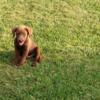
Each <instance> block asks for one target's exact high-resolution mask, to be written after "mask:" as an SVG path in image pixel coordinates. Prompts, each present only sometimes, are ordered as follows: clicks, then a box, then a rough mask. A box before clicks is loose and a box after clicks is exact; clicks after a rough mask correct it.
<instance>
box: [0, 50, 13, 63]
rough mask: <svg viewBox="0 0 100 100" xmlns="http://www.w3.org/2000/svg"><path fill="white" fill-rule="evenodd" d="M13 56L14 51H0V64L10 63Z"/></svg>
mask: <svg viewBox="0 0 100 100" xmlns="http://www.w3.org/2000/svg"><path fill="white" fill-rule="evenodd" d="M13 56H14V51H1V52H0V64H7V65H11V62H12V59H13Z"/></svg>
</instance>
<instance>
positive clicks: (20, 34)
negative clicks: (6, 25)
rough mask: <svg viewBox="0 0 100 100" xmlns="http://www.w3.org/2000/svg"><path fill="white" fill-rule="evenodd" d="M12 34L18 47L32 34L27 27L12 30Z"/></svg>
mask: <svg viewBox="0 0 100 100" xmlns="http://www.w3.org/2000/svg"><path fill="white" fill-rule="evenodd" d="M12 33H13V37H14V38H15V39H16V40H17V42H18V45H20V46H22V45H23V44H24V43H25V41H26V39H28V36H29V35H31V34H32V29H31V28H29V27H27V26H18V27H15V28H13V29H12Z"/></svg>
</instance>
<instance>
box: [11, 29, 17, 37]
mask: <svg viewBox="0 0 100 100" xmlns="http://www.w3.org/2000/svg"><path fill="white" fill-rule="evenodd" d="M17 29H18V27H14V28H13V29H12V34H13V37H15V33H16V31H17Z"/></svg>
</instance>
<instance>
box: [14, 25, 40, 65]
mask: <svg viewBox="0 0 100 100" xmlns="http://www.w3.org/2000/svg"><path fill="white" fill-rule="evenodd" d="M12 33H13V37H14V46H15V60H14V64H15V65H17V66H20V65H22V64H24V63H25V61H26V58H30V57H31V58H32V61H33V63H32V65H34V64H36V63H37V62H40V61H41V55H40V50H39V48H38V46H37V44H36V43H34V42H33V41H32V40H31V39H30V37H29V36H30V35H32V29H31V28H29V27H27V26H18V27H15V28H13V29H12Z"/></svg>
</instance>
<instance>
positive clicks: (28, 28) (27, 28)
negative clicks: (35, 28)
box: [25, 27, 32, 35]
mask: <svg viewBox="0 0 100 100" xmlns="http://www.w3.org/2000/svg"><path fill="white" fill-rule="evenodd" d="M25 30H26V31H27V34H28V35H32V29H31V28H30V27H25Z"/></svg>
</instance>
